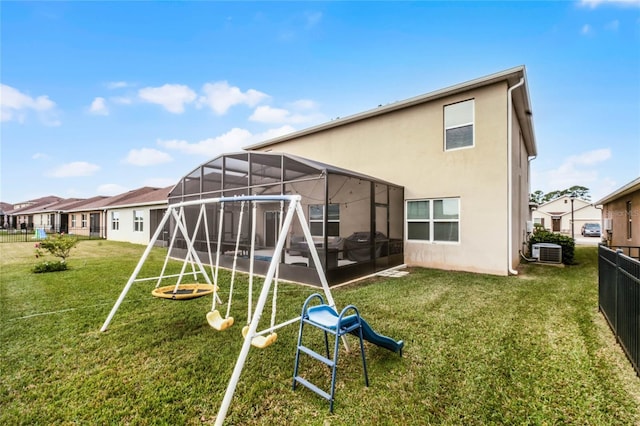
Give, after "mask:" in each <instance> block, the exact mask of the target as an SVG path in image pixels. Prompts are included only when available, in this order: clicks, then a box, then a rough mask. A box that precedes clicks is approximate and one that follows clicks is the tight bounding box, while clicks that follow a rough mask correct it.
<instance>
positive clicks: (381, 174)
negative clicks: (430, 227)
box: [262, 82, 529, 275]
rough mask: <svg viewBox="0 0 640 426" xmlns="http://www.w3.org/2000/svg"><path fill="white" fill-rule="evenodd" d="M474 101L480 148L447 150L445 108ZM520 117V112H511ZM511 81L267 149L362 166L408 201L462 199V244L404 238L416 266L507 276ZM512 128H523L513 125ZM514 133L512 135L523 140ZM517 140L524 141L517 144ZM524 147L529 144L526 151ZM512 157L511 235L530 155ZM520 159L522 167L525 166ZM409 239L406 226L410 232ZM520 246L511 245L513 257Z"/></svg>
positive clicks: (520, 222) (520, 224)
mask: <svg viewBox="0 0 640 426" xmlns="http://www.w3.org/2000/svg"><path fill="white" fill-rule="evenodd" d="M472 98H473V99H475V124H474V127H475V128H474V131H475V146H474V147H472V148H466V149H460V150H455V151H448V152H445V151H444V124H443V123H444V106H445V105H448V104H451V103H455V102H460V101H464V100H468V99H472ZM514 118H515V114H514ZM506 129H507V84H506V83H505V82H503V83H497V84H494V85H491V86H485V87H482V88H478V89H475V90H471V91H468V92H466V93H464V94H457V95H452V96H449V97H446V98H442V99H438V100H435V101H432V102H429V103H423V104H419V105H416V106H412V107H407V108H404V109H401V110H397V111H393V112H390V113H387V114H384V115H379V116H375V117H372V118H369V119H364V120H360V121H356V122H353V123H349V124H346V125H343V126H338V127H333V128H329V129H326V130H324V131H320V132H316V133H312V134H309V135H304V136H300V137H298V138H296V139H293V140H288V141H284V142H280V143H276V144H272V145H269V146H268V147H265V148H262V150H272V151H274V152H277V151H282V152H287V153H291V154H295V155H300V156H302V157H308V158H312V159H314V160H318V161H323V162H327V163H329V164H333V165H336V166H339V167H343V168H346V169H350V170H354V171H358V172H361V173H365V174H368V175H371V176H376V177H378V178H380V179H384V180H387V181H389V182H393V183H395V184H398V185H403V186H404V187H405V199H406V200H415V199H422V198H429V199H431V198H447V197H459V198H460V234H459V235H460V242H459V243H425V242H415V241H406V240H405V249H404V250H405V262H406V263H407V264H409V265H412V266H424V267H434V268H442V269H453V270H466V271H472V272H484V273H493V274H499V275H506V274H507V273H508V261H507V259H508V243H507V236H508V232H507V222H508V221H507V214H508V208H507V131H506ZM514 132H518V134H519V127H518V126H517V125H515V126H514ZM519 140H520V138H519V137H517V138H515V139H514V141H519ZM518 145H520V144H518ZM524 151H526V150H524ZM513 155H514V156H516V158H517V160H518V161H514V164H515V165H518V167H517V168H516V167H514V169H513V175H514V176H517V177H518V179H514V188H513V193H514V203H515V205H516V206H517V207H516V208H514V212H513V214H514V221H513V224H514V229H515V231H514V238H516V239H517V241H519V239H520V238H521V235H522V232H521V228H522V229H523V228H524V227H525V225H526V219H527V216H528V206H527V203H528V192H529V191H528V182H529V172H528V164H526V165H525V162H524V160H523V159H524V158H525V157H526V156H527V155H528V154H526V153H525V152H523V150H522V149H521V147H520V146H518V149H516V150H514V153H513ZM520 165H521V166H520ZM405 238H406V231H405ZM519 245H520V244H518V243H516V244H514V248H513V253H514V256H513V257H514V259H515V260H514V263H513V266H515V265H516V264H517V262H518V256H517V251H518V249H519V248H520V247H519Z"/></svg>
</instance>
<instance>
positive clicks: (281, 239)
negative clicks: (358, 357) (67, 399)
mask: <svg viewBox="0 0 640 426" xmlns="http://www.w3.org/2000/svg"><path fill="white" fill-rule="evenodd" d="M300 200H301V197H300V195H246V196H237V197H219V198H208V199H204V200H194V201H185V202H182V203H177V204H173V205H170V206H169V207H168V208H167V211H166V212H165V215H164V217H163V218H162V220H161V221H160V223H159V224H158V228H157V229H156V231H155V233H154V234H153V236H152V237H151V240H150V241H149V244H148V245H147V248H146V250H145V251H144V253H143V254H142V257H141V258H140V260H139V261H138V265H137V266H136V268H135V270H134V271H133V273H132V274H131V277H130V278H129V281H128V282H127V284H126V285H125V286H124V289H123V290H122V292H121V293H120V296H119V297H118V300H117V301H116V303H115V305H114V306H113V308H112V309H111V312H109V315H108V316H107V319H106V320H105V322H104V324H103V325H102V328H101V329H100V331H106V330H107V327H108V326H109V324H110V322H111V320H112V319H113V317H114V315H115V313H116V312H117V310H118V308H119V307H120V304H121V303H122V301H123V300H124V298H125V296H126V295H127V293H128V292H129V289H130V288H131V286H132V285H133V283H134V282H139V281H149V280H154V279H157V278H161V277H154V278H142V279H138V278H137V277H138V274H139V273H140V270H141V269H142V266H143V265H144V263H145V261H146V259H147V257H148V256H149V253H150V252H151V249H152V248H153V246H154V244H155V242H156V240H157V239H158V237H159V235H160V233H161V232H162V229H163V228H164V225H165V224H166V223H167V221H168V220H169V218H171V217H173V218H174V219H175V221H176V226H177V229H176V233H177V232H180V233H182V236H183V238H184V239H185V241H186V243H187V253H186V255H185V259H191V260H192V261H195V263H196V265H197V267H198V271H195V267H193V272H192V273H194V274H196V273H201V274H202V275H203V276H204V277H205V280H206V281H207V283H208V284H211V280H210V279H209V276H208V274H207V273H206V270H205V268H204V265H203V264H202V262H201V261H200V258H199V256H198V254H197V252H196V250H195V248H194V244H193V240H191V238H189V235H188V232H187V228H186V224H185V222H184V208H185V207H189V206H201V208H202V206H204V205H206V204H214V203H231V202H242V201H250V202H254V203H260V202H273V201H282V202H288V203H289V206H288V208H287V213H286V216H285V218H284V221H283V223H282V227H281V229H280V233H279V236H278V241H277V243H276V248H275V250H274V253H282V250H283V249H284V245H285V242H286V239H287V234H288V232H287V231H288V230H289V228H290V227H291V223H292V221H293V217H294V215H297V217H298V221H299V222H300V226H301V227H302V231H303V233H304V237H305V240H306V241H307V244H308V246H309V252H310V254H311V258H312V259H313V261H314V262H315V264H316V265H320V264H321V262H320V256H319V255H318V251H317V249H316V246H315V244H314V243H313V237H312V236H311V231H310V230H309V225H308V224H307V222H306V219H305V216H304V212H303V210H302V206H301V205H300ZM199 221H200V218H199V219H198V225H197V226H196V229H197V228H198V226H199ZM205 226H206V225H205ZM174 235H175V234H174ZM254 244H255V241H252V242H251V245H252V247H253V245H254ZM217 250H218V251H219V250H220V246H219V245H218V247H217ZM169 253H170V250H169V252H168V253H167V256H169ZM216 254H217V255H219V253H216ZM279 263H280V256H276V255H274V256H273V257H272V259H271V263H270V264H269V269H268V270H267V275H266V277H265V280H264V284H263V285H262V290H261V291H260V296H259V298H258V302H257V304H256V307H255V310H254V312H253V315H252V317H251V323H250V324H249V331H248V333H247V335H246V336H245V338H244V342H243V344H242V349H241V350H240V355H239V356H238V360H237V361H236V365H235V367H234V369H233V373H232V374H231V379H230V380H229V384H228V385H227V390H226V392H225V394H224V398H223V400H222V404H221V406H220V410H219V411H218V415H217V416H216V422H215V424H216V425H218V426H220V425H222V424H223V423H224V420H225V418H226V415H227V411H228V409H229V406H230V405H231V400H232V399H233V394H234V393H235V389H236V386H237V384H238V381H239V380H240V374H241V373H242V369H243V367H244V364H245V361H246V359H247V356H248V354H249V349H250V348H251V340H252V339H253V338H254V337H255V336H257V335H261V334H266V333H271V332H273V331H275V330H277V329H279V328H282V327H284V326H286V325H290V324H293V323H296V322H298V321H299V320H300V317H298V318H293V319H290V320H287V321H285V322H283V323H280V324H277V325H275V326H272V327H270V328H268V329H266V330H262V331H260V332H257V328H258V323H259V322H260V318H261V316H262V312H263V310H264V306H265V304H266V301H267V298H268V296H269V290H270V288H271V284H272V282H273V279H274V276H275V274H276V271H277V269H278V265H279ZM185 265H186V263H185ZM163 269H164V268H163ZM183 271H184V267H183ZM316 271H317V272H318V277H319V278H320V282H321V284H322V289H323V291H324V294H325V296H326V298H327V302H328V304H329V305H330V306H332V307H335V302H334V300H333V297H332V295H331V290H330V289H329V284H328V282H327V278H326V276H325V274H324V270H323V269H322V268H316ZM343 341H344V340H343ZM345 344H346V342H345ZM347 350H348V347H347Z"/></svg>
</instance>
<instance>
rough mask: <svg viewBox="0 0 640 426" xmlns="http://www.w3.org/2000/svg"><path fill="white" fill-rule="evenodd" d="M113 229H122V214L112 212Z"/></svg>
mask: <svg viewBox="0 0 640 426" xmlns="http://www.w3.org/2000/svg"><path fill="white" fill-rule="evenodd" d="M111 229H112V230H114V231H117V230H119V229H120V212H111Z"/></svg>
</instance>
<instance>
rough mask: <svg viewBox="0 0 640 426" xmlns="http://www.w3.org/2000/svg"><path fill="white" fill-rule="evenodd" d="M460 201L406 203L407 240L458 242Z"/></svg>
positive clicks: (437, 200)
mask: <svg viewBox="0 0 640 426" xmlns="http://www.w3.org/2000/svg"><path fill="white" fill-rule="evenodd" d="M459 228H460V199H459V198H442V199H432V200H412V201H407V240H409V241H426V242H442V241H444V242H459V241H460V229H459Z"/></svg>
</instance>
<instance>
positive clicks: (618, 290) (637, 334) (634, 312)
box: [598, 245, 640, 376]
mask: <svg viewBox="0 0 640 426" xmlns="http://www.w3.org/2000/svg"><path fill="white" fill-rule="evenodd" d="M598 304H599V307H600V311H601V312H602V314H603V315H604V317H605V318H606V320H607V322H608V323H609V326H610V327H611V329H612V330H613V333H614V334H615V336H616V340H617V341H618V343H620V346H622V349H623V350H624V351H625V353H626V354H627V357H628V358H629V360H630V361H631V364H632V365H633V368H634V369H635V370H636V373H637V374H638V375H639V376H640V262H639V261H637V260H635V259H633V258H631V257H629V256H627V255H625V254H624V253H622V250H617V251H613V250H611V249H608V248H607V247H605V246H602V245H601V246H599V248H598Z"/></svg>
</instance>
